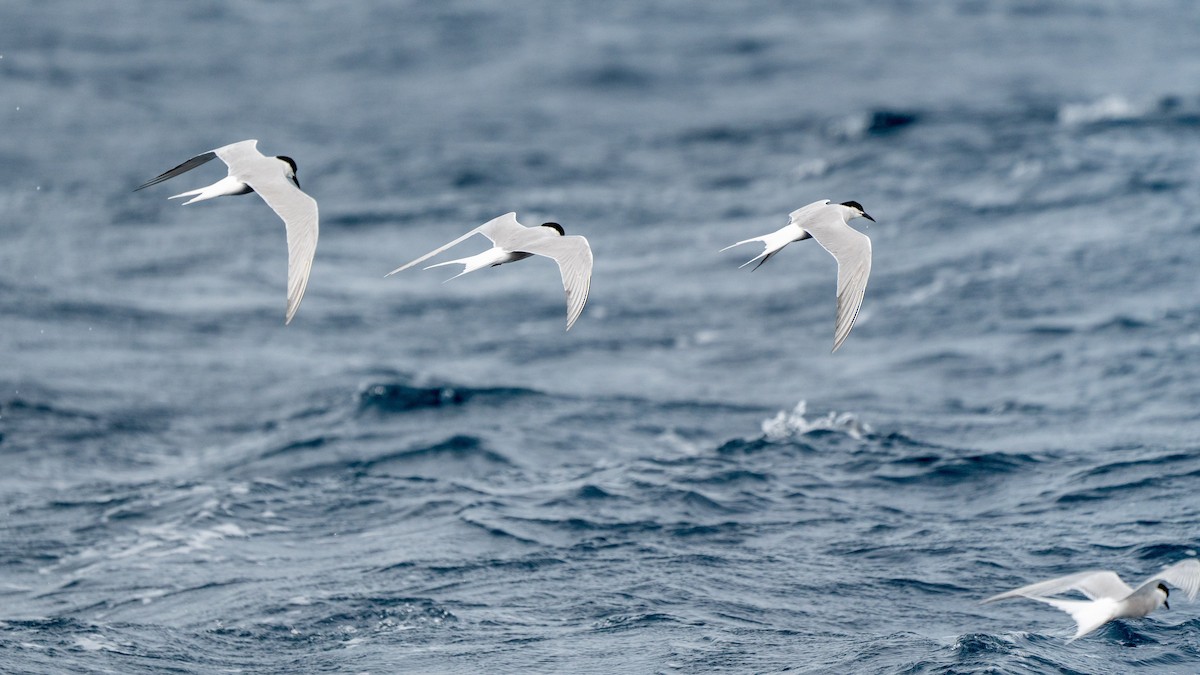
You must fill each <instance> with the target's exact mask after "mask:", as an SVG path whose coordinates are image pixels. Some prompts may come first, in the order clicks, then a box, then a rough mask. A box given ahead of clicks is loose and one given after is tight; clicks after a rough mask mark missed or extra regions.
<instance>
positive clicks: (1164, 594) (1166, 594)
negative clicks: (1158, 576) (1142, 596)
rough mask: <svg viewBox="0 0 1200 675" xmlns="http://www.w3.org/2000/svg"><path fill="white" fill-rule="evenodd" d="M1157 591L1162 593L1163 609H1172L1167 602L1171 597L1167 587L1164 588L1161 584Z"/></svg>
mask: <svg viewBox="0 0 1200 675" xmlns="http://www.w3.org/2000/svg"><path fill="white" fill-rule="evenodd" d="M1155 590H1159V591H1162V604H1163V607H1166V608H1167V609H1171V605H1170V604H1169V603H1168V602H1167V598H1169V597H1171V591H1168V590H1167V587H1166V586H1164V585H1163V584H1159V585H1158V588H1156V589H1155Z"/></svg>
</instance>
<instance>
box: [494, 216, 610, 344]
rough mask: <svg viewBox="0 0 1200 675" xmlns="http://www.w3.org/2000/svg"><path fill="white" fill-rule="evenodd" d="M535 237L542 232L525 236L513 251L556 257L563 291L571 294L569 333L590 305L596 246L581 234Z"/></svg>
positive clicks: (569, 296)
mask: <svg viewBox="0 0 1200 675" xmlns="http://www.w3.org/2000/svg"><path fill="white" fill-rule="evenodd" d="M541 229H545V228H541ZM526 232H529V230H526ZM534 234H541V233H537V232H529V235H527V236H524V237H521V239H522V241H520V242H519V243H517V242H514V243H513V248H512V250H513V251H521V252H524V253H533V254H534V255H541V256H545V257H547V258H553V259H554V262H556V263H558V271H559V274H561V275H562V282H563V290H565V291H566V292H567V330H571V326H573V325H575V320H576V319H578V318H579V315H580V313H582V312H583V306H584V305H585V304H587V298H588V290H589V289H590V288H591V285H592V247H591V246H590V245H588V240H587V239H585V238H583V237H581V236H579V235H568V236H565V237H561V236H558V235H557V234H553V235H550V236H537V237H534V236H530V235H534Z"/></svg>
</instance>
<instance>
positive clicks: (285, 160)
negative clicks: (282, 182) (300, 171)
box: [275, 155, 300, 187]
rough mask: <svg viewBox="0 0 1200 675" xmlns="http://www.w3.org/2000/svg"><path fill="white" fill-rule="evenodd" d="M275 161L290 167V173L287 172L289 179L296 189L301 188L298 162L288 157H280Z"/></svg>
mask: <svg viewBox="0 0 1200 675" xmlns="http://www.w3.org/2000/svg"><path fill="white" fill-rule="evenodd" d="M275 159H277V160H279V161H281V162H283V163H284V164H287V165H288V169H289V171H288V172H287V177H288V178H289V179H291V181H292V182H293V183H295V184H296V187H300V179H299V178H297V177H296V160H294V159H292V158H291V157H287V156H286V155H279V156H278V157H276V158H275Z"/></svg>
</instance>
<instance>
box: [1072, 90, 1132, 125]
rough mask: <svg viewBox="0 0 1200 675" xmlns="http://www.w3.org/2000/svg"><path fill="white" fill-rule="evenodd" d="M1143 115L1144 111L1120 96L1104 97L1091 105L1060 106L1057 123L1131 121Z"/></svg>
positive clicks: (1073, 104)
mask: <svg viewBox="0 0 1200 675" xmlns="http://www.w3.org/2000/svg"><path fill="white" fill-rule="evenodd" d="M1144 113H1145V111H1144V110H1142V109H1141V108H1138V107H1137V106H1135V105H1133V104H1132V103H1130V102H1129V101H1128V100H1126V99H1124V98H1122V97H1120V96H1106V97H1104V98H1102V99H1100V100H1099V101H1093V102H1091V103H1068V104H1066V105H1064V106H1062V107H1061V108H1059V110H1058V121H1059V123H1060V124H1065V125H1067V126H1072V125H1076V124H1092V123H1095V122H1112V121H1118V120H1131V119H1135V118H1137V117H1140V116H1141V115H1143V114H1144Z"/></svg>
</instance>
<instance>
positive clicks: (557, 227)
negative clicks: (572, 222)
mask: <svg viewBox="0 0 1200 675" xmlns="http://www.w3.org/2000/svg"><path fill="white" fill-rule="evenodd" d="M542 227H548V228H550V229H552V230H554V231H555V232H557V233H558V236H560V237H561V236H564V235H566V234H567V233H566V232H563V229H562V225H559V224H558V223H542Z"/></svg>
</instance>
